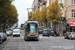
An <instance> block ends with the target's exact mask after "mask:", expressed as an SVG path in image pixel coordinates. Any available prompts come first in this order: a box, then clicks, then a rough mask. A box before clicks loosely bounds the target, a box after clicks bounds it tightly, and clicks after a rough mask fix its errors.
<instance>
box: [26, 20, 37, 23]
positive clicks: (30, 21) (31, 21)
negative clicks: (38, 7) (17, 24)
mask: <svg viewBox="0 0 75 50" xmlns="http://www.w3.org/2000/svg"><path fill="white" fill-rule="evenodd" d="M27 23H38V21H36V20H28V21H27Z"/></svg>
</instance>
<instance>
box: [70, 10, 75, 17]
mask: <svg viewBox="0 0 75 50" xmlns="http://www.w3.org/2000/svg"><path fill="white" fill-rule="evenodd" d="M71 17H72V18H75V10H71Z"/></svg>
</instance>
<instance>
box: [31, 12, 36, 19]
mask: <svg viewBox="0 0 75 50" xmlns="http://www.w3.org/2000/svg"><path fill="white" fill-rule="evenodd" d="M32 20H37V19H36V12H34V13H33V14H32Z"/></svg>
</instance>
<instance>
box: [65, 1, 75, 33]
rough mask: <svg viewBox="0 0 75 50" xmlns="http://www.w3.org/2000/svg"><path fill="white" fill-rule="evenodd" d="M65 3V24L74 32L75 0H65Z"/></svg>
mask: <svg viewBox="0 0 75 50" xmlns="http://www.w3.org/2000/svg"><path fill="white" fill-rule="evenodd" d="M65 3H66V24H67V26H69V28H68V29H67V30H68V31H70V32H75V0H65Z"/></svg>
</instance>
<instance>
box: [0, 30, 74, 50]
mask: <svg viewBox="0 0 75 50" xmlns="http://www.w3.org/2000/svg"><path fill="white" fill-rule="evenodd" d="M23 35H24V31H23V30H21V37H12V36H10V37H8V40H7V41H5V42H4V43H3V44H0V50H75V40H69V39H64V38H63V37H52V36H50V37H47V36H44V37H43V36H42V35H40V36H39V41H35V40H32V41H24V40H23Z"/></svg>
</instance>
